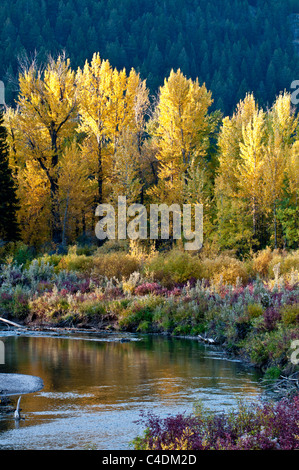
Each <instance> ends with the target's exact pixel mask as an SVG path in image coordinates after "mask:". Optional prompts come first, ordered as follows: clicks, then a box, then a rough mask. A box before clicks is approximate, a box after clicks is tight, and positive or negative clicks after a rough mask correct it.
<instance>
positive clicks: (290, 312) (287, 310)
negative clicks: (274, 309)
mask: <svg viewBox="0 0 299 470" xmlns="http://www.w3.org/2000/svg"><path fill="white" fill-rule="evenodd" d="M280 315H281V321H282V323H283V324H284V325H285V326H291V325H296V324H298V323H299V303H297V304H291V305H285V306H284V307H282V308H281V309H280Z"/></svg>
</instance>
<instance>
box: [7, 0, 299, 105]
mask: <svg viewBox="0 0 299 470" xmlns="http://www.w3.org/2000/svg"><path fill="white" fill-rule="evenodd" d="M296 3H297V2H294V1H291V0H290V1H283V2H281V1H273V0H271V1H270V0H266V1H260V0H255V1H254V0H251V1H250V2H249V1H247V0H221V1H220V0H210V1H209V2H205V1H203V0H186V1H184V2H181V1H180V0H165V1H164V2H161V1H158V0H147V1H146V2H145V1H140V0H108V1H104V0H80V1H79V0H67V1H66V0H48V1H45V0H2V2H1V10H0V21H1V24H2V29H1V32H0V41H1V48H0V64H1V65H0V77H1V79H2V80H3V81H4V82H5V85H6V101H7V102H8V103H12V102H13V98H14V97H15V92H16V88H17V80H16V77H17V72H18V63H19V60H20V58H21V60H24V56H26V55H27V56H29V57H31V56H32V54H34V51H37V53H38V58H39V59H40V61H41V62H43V61H44V59H45V56H47V55H48V54H49V53H51V54H52V55H56V54H57V53H59V52H61V50H62V49H64V50H66V53H67V55H68V56H69V57H70V59H71V62H72V65H73V67H74V68H76V67H78V66H82V65H83V64H84V62H85V60H86V59H88V60H90V59H91V57H92V54H93V53H94V52H95V51H98V52H100V54H101V57H102V58H104V59H109V61H110V63H111V64H112V65H113V66H114V67H117V68H118V69H120V68H122V67H126V68H127V69H130V68H131V67H134V68H135V69H136V70H138V71H140V73H141V76H142V77H143V78H146V79H147V84H148V86H149V88H150V89H151V92H152V93H155V92H156V91H157V89H158V87H159V86H160V85H162V84H163V80H164V77H166V76H168V74H169V72H170V70H171V68H174V69H176V68H179V67H180V68H181V69H182V71H183V73H184V74H186V75H187V76H190V77H191V78H193V79H195V78H196V77H199V80H200V82H205V83H206V85H207V87H208V89H210V90H211V91H212V94H213V98H214V105H213V106H214V108H215V109H216V108H217V109H221V110H222V111H223V112H224V113H226V114H229V113H231V112H232V110H233V109H234V108H235V105H236V103H237V102H238V101H239V100H240V99H242V98H244V95H245V92H246V91H252V92H253V93H254V94H255V96H256V98H257V100H258V101H259V103H260V104H261V105H263V106H265V105H267V104H269V103H270V104H271V103H272V102H273V100H274V98H275V95H277V94H278V93H279V91H281V90H283V89H287V90H288V89H289V88H290V84H291V82H292V81H293V80H295V79H297V78H298V77H299V56H298V55H297V54H296V53H295V48H294V44H293V41H294V39H295V41H297V40H298V38H297V37H295V38H294V35H295V34H296V27H293V28H292V26H291V24H292V22H291V21H290V19H292V18H293V19H294V18H296V17H294V16H290V15H292V14H294V13H299V11H296V8H298V7H296ZM293 24H294V23H293ZM22 58H23V59H22Z"/></svg>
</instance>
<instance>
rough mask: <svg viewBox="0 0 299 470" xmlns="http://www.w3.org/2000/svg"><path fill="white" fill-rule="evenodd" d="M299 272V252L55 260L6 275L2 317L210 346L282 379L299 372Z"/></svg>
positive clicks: (7, 268)
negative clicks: (175, 338)
mask: <svg viewBox="0 0 299 470" xmlns="http://www.w3.org/2000/svg"><path fill="white" fill-rule="evenodd" d="M109 263H110V264H109ZM113 263H115V264H113ZM126 263H127V264H126ZM141 265H142V267H141ZM297 268H298V269H299V255H298V252H294V253H289V254H288V253H285V254H283V253H277V252H270V251H269V250H266V251H264V252H261V253H260V254H259V255H257V256H256V257H254V258H253V259H251V260H249V261H246V262H241V261H239V260H237V259H236V258H234V257H230V256H228V255H226V256H219V257H218V258H217V257H216V258H214V259H208V258H205V259H202V258H200V257H198V256H192V255H190V254H188V253H185V252H181V251H179V250H174V251H172V252H170V253H167V254H165V255H161V254H158V255H155V256H153V257H152V258H146V257H145V258H143V261H142V262H141V261H140V263H139V264H138V262H137V258H136V256H135V255H134V256H133V255H130V254H128V253H112V254H108V255H106V254H100V253H98V254H96V255H90V256H87V255H83V254H78V253H75V252H74V251H73V252H69V254H67V255H64V256H63V255H51V256H49V255H45V256H42V257H40V258H38V259H34V260H32V261H30V262H27V263H25V264H24V265H18V264H15V263H10V264H9V263H8V264H5V265H2V266H1V270H0V316H2V317H4V318H6V319H8V320H11V321H15V322H17V323H20V324H22V325H23V326H24V327H26V328H30V329H31V330H35V331H37V329H44V328H53V329H56V331H58V329H59V328H79V329H80V328H82V329H84V330H85V331H106V332H109V331H117V332H137V333H144V334H165V335H171V336H181V337H191V338H197V339H199V338H200V340H201V341H204V342H207V344H214V345H217V346H218V347H220V348H222V349H223V350H225V351H226V352H227V354H230V355H233V356H235V357H238V358H239V359H240V360H242V361H244V363H247V364H251V365H252V366H254V367H256V368H258V369H259V370H261V371H262V372H263V373H264V374H265V379H269V380H277V379H279V378H281V377H282V376H291V375H292V374H294V373H296V372H297V371H298V365H297V364H296V361H294V358H295V359H297V356H296V350H295V349H294V347H293V346H294V344H295V341H297V340H298V339H299V303H298V299H299V277H298V269H297ZM116 269H118V270H119V275H118V277H117V276H116ZM105 272H106V273H107V274H108V273H109V274H110V277H107V276H104V273H105ZM112 274H114V276H112ZM204 275H205V277H203V276H204ZM111 276H112V277H111ZM292 358H293V359H292Z"/></svg>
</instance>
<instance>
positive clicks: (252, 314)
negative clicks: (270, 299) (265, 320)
mask: <svg viewBox="0 0 299 470" xmlns="http://www.w3.org/2000/svg"><path fill="white" fill-rule="evenodd" d="M263 312H264V308H263V306H262V305H261V304H257V303H250V304H249V305H247V313H248V315H249V319H253V318H258V317H260V316H261V315H263Z"/></svg>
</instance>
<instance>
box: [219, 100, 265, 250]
mask: <svg viewBox="0 0 299 470" xmlns="http://www.w3.org/2000/svg"><path fill="white" fill-rule="evenodd" d="M257 111H258V107H257V104H256V102H255V99H254V96H253V95H252V94H247V95H246V97H245V99H244V100H241V101H240V102H239V103H238V105H237V107H236V111H235V113H234V114H233V116H232V117H231V118H230V117H228V116H227V117H225V118H224V119H223V121H222V125H221V128H220V132H219V135H218V142H217V144H218V169H217V172H216V178H215V199H216V210H217V226H218V230H217V237H218V243H219V244H220V246H221V247H225V248H233V249H237V250H238V249H240V250H242V249H244V247H245V245H247V244H248V241H249V240H251V238H252V230H251V228H250V226H251V216H249V214H248V202H247V201H246V200H244V198H242V197H241V195H240V192H239V174H238V171H236V169H237V168H238V165H240V162H241V161H242V160H241V156H240V144H241V143H242V142H243V128H244V126H247V125H248V124H249V123H250V122H251V121H252V118H253V115H254V114H256V113H257Z"/></svg>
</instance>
